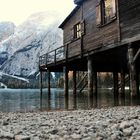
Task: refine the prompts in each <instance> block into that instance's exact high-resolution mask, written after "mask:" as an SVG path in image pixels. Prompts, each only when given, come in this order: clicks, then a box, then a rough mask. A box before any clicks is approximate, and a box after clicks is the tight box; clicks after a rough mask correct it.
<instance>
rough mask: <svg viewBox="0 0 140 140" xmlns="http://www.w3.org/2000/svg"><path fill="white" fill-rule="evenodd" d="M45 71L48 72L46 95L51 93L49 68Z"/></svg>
mask: <svg viewBox="0 0 140 140" xmlns="http://www.w3.org/2000/svg"><path fill="white" fill-rule="evenodd" d="M47 72H48V95H50V94H51V83H50V81H51V73H50V70H47Z"/></svg>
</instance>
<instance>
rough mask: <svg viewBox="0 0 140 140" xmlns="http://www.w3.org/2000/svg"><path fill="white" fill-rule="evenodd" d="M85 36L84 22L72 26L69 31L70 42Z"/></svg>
mask: <svg viewBox="0 0 140 140" xmlns="http://www.w3.org/2000/svg"><path fill="white" fill-rule="evenodd" d="M84 34H85V21H84V20H82V21H81V22H78V23H77V24H75V25H74V26H73V28H72V29H71V37H72V38H71V40H72V41H73V40H74V39H78V38H81V37H82V36H83V35H84Z"/></svg>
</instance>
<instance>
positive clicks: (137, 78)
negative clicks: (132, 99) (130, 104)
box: [136, 72, 140, 96]
mask: <svg viewBox="0 0 140 140" xmlns="http://www.w3.org/2000/svg"><path fill="white" fill-rule="evenodd" d="M136 84H137V95H138V96H139V93H140V91H139V84H140V83H139V72H137V73H136Z"/></svg>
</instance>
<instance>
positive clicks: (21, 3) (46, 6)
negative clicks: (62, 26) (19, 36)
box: [0, 0, 74, 25]
mask: <svg viewBox="0 0 140 140" xmlns="http://www.w3.org/2000/svg"><path fill="white" fill-rule="evenodd" d="M73 8H74V4H73V0H0V22H2V21H12V22H14V23H15V24H16V25H19V24H20V23H22V22H23V21H25V20H26V19H27V17H29V16H30V15H31V14H33V13H37V12H42V11H54V12H60V13H62V14H63V15H64V18H65V16H67V15H68V14H69V13H70V12H71V10H72V9H73Z"/></svg>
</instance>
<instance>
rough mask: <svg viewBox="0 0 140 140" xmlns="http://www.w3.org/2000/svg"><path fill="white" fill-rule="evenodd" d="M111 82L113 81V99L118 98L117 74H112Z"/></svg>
mask: <svg viewBox="0 0 140 140" xmlns="http://www.w3.org/2000/svg"><path fill="white" fill-rule="evenodd" d="M113 80H114V97H115V98H118V95H119V94H118V93H119V92H118V88H119V87H118V72H113Z"/></svg>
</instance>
